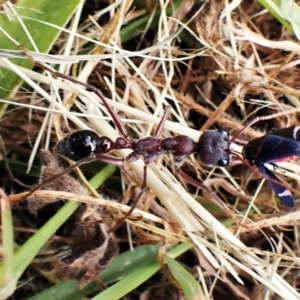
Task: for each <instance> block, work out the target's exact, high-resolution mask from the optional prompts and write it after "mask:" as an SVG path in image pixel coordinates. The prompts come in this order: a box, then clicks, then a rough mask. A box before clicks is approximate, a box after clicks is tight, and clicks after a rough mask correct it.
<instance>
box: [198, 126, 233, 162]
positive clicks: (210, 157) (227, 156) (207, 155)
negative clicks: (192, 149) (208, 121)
mask: <svg viewBox="0 0 300 300" xmlns="http://www.w3.org/2000/svg"><path fill="white" fill-rule="evenodd" d="M197 148H198V149H197V150H198V151H197V152H198V157H199V160H200V161H201V162H202V163H203V164H204V165H207V166H220V167H224V166H228V165H229V164H230V162H231V151H230V138H229V135H228V132H227V131H224V130H219V131H216V130H207V131H205V132H203V133H202V135H201V136H200V138H199V141H198V147H197Z"/></svg>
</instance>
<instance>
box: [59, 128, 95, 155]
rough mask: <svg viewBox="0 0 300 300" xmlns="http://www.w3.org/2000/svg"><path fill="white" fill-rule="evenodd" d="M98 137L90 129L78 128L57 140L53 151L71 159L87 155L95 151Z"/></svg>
mask: <svg viewBox="0 0 300 300" xmlns="http://www.w3.org/2000/svg"><path fill="white" fill-rule="evenodd" d="M99 139H100V137H99V136H98V134H97V133H95V132H94V131H91V130H78V131H74V132H72V133H70V134H68V135H66V136H65V137H64V138H63V139H61V140H60V141H58V142H57V144H56V145H55V147H54V153H56V154H57V155H58V156H62V157H65V158H68V159H70V160H73V161H78V160H81V159H83V158H85V157H89V156H90V155H91V154H93V153H94V152H96V151H97V148H98V143H99Z"/></svg>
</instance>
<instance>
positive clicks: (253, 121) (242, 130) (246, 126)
mask: <svg viewBox="0 0 300 300" xmlns="http://www.w3.org/2000/svg"><path fill="white" fill-rule="evenodd" d="M299 111H300V108H293V109H290V110H287V111H282V112H277V113H274V114H271V115H268V116H261V117H256V118H254V119H253V120H251V121H250V122H249V123H248V124H246V125H245V126H244V128H242V129H241V130H240V131H239V132H238V133H237V134H235V135H234V136H233V138H232V139H231V141H235V140H236V139H237V138H238V137H239V136H240V135H241V134H242V133H243V132H244V131H245V130H246V129H247V128H249V127H251V126H252V125H253V124H255V123H257V122H259V121H266V120H271V119H275V118H278V117H281V116H286V115H290V114H293V113H296V112H299Z"/></svg>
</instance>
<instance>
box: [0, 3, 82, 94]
mask: <svg viewBox="0 0 300 300" xmlns="http://www.w3.org/2000/svg"><path fill="white" fill-rule="evenodd" d="M79 3H80V1H79V0H60V1H59V2H55V1H49V0H38V1H36V0H18V1H16V3H15V6H14V9H15V11H16V13H17V14H18V15H19V16H20V19H21V20H22V21H23V24H24V27H25V28H26V29H27V31H28V32H29V35H30V36H31V38H32V40H33V42H34V44H35V45H36V48H37V49H38V51H40V52H48V51H49V49H50V48H51V47H52V45H53V44H54V42H55V40H56V39H57V37H58V35H59V33H60V31H59V30H58V29H56V28H53V27H51V26H50V25H46V24H42V23H41V22H39V20H40V21H43V22H48V23H51V24H54V25H56V26H60V27H62V28H63V27H64V26H65V25H66V24H67V22H68V21H69V20H70V18H71V16H72V15H73V13H74V11H75V9H76V7H77V6H78V4H79ZM61 7H63V9H61ZM12 13H13V11H12ZM10 16H11V15H10V14H8V13H7V12H5V11H2V12H0V41H1V48H2V49H10V50H16V49H18V45H16V43H17V44H21V45H23V46H25V47H26V48H27V49H29V50H34V46H33V43H32V42H31V41H30V38H29V35H27V34H26V33H25V30H24V27H22V25H21V23H20V20H19V19H18V18H17V17H15V16H14V17H13V16H11V17H12V19H11V20H10V19H9V17H10ZM8 36H9V37H11V38H9V37H8ZM11 39H13V40H15V42H16V43H15V42H13V41H12V40H11ZM11 61H12V62H13V63H15V64H18V65H20V66H23V67H27V68H31V67H32V63H31V62H30V61H28V60H24V59H12V60H11ZM0 80H1V86H0V87H1V88H0V99H5V98H9V97H12V96H13V95H14V91H16V89H17V88H18V86H19V84H20V83H21V80H20V78H19V77H18V76H17V75H16V74H14V73H13V72H10V71H7V70H5V69H1V68H0Z"/></svg>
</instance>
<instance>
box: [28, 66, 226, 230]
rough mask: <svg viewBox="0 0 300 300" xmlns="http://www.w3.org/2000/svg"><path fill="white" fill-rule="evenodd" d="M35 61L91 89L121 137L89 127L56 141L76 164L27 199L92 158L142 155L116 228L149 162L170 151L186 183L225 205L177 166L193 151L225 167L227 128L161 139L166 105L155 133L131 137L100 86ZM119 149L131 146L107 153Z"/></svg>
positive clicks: (56, 149) (128, 159)
mask: <svg viewBox="0 0 300 300" xmlns="http://www.w3.org/2000/svg"><path fill="white" fill-rule="evenodd" d="M34 63H35V65H36V66H39V67H40V68H42V69H44V70H47V71H49V72H50V73H52V74H53V75H54V76H56V77H60V78H63V79H66V80H68V81H71V82H73V83H76V84H79V85H81V86H83V87H85V88H86V89H87V90H88V91H91V92H94V93H95V94H96V95H97V96H98V97H99V99H100V100H101V102H102V103H103V105H104V106H105V107H106V109H107V111H108V113H109V115H110V116H111V118H112V120H113V122H114V124H115V126H116V127H117V129H118V130H119V132H120V134H121V137H118V138H117V139H116V140H115V141H112V140H111V139H110V138H109V137H106V136H99V135H98V134H97V133H96V132H94V131H92V130H77V131H74V132H72V133H70V134H68V135H66V136H65V137H64V138H63V139H61V140H60V141H58V142H57V144H56V145H55V146H54V150H53V152H54V153H55V154H57V155H58V156H60V157H62V158H64V159H70V160H72V161H74V162H75V164H74V165H72V166H71V167H69V168H67V169H65V170H64V171H63V172H61V173H59V174H57V175H55V176H54V177H51V178H48V179H46V180H44V181H43V182H42V183H41V184H40V185H38V186H36V187H35V188H34V189H32V190H31V191H30V192H29V193H28V194H27V195H26V196H25V197H26V198H27V197H28V196H29V195H31V194H32V193H33V192H34V191H36V190H38V189H40V188H41V187H42V186H43V185H45V184H46V183H48V182H50V181H52V180H57V179H58V178H60V177H61V176H63V175H65V174H66V173H68V172H69V171H70V170H72V169H74V168H75V167H78V166H80V165H82V164H84V163H87V162H91V161H93V160H101V161H104V162H107V163H111V164H115V165H123V164H124V163H125V162H134V161H137V160H138V159H140V158H143V160H144V168H143V175H142V184H141V191H140V193H139V195H138V196H137V197H136V199H135V200H134V202H133V203H132V205H131V208H130V210H128V211H127V212H126V214H124V215H123V216H122V217H121V218H119V219H118V223H117V225H116V227H115V228H118V227H119V225H118V224H122V222H123V221H124V220H125V219H126V218H127V217H128V216H129V215H131V213H132V212H133V210H134V208H135V207H136V205H137V203H138V202H139V200H140V198H141V197H142V195H143V193H144V192H145V190H146V183H147V168H148V165H149V164H150V163H151V162H153V161H154V160H155V159H156V158H157V157H159V156H161V155H163V154H171V155H172V156H173V157H174V166H175V170H176V172H177V173H178V174H179V175H180V176H181V177H182V178H183V179H184V180H185V181H186V182H188V183H190V184H192V185H194V186H196V187H198V188H200V189H203V190H205V191H206V192H208V193H209V194H210V195H211V196H212V197H213V198H214V200H215V202H216V203H217V204H218V205H219V206H220V207H222V208H224V206H225V207H226V205H225V204H224V203H223V202H222V200H221V199H219V197H218V196H217V195H216V194H215V193H214V192H213V191H212V189H211V188H209V187H207V186H206V185H204V184H202V183H200V182H198V181H197V180H195V179H193V178H192V177H190V176H189V175H188V174H187V173H185V172H183V171H182V170H181V168H180V167H181V165H182V162H183V160H184V159H185V158H186V157H187V156H189V155H191V154H193V153H196V154H197V155H198V158H199V160H200V161H201V163H202V164H204V165H207V166H216V165H218V166H227V165H228V164H230V162H231V149H230V146H231V143H230V136H229V135H228V132H227V131H224V130H218V131H216V130H208V131H206V132H204V133H203V134H202V135H201V136H200V138H199V140H198V142H194V141H193V140H192V139H191V138H189V137H188V136H186V135H179V136H175V137H169V138H164V139H162V138H160V135H161V132H162V129H163V127H164V124H165V122H166V120H167V118H168V116H169V114H170V112H171V106H167V108H166V109H165V111H164V114H163V116H162V118H161V120H160V122H159V124H158V126H157V129H156V131H155V134H154V136H149V137H146V138H141V139H133V138H132V137H131V136H130V135H129V133H128V131H127V129H126V128H125V126H124V125H123V123H122V121H121V119H120V117H119V116H118V115H117V114H116V112H115V111H114V110H113V109H112V108H111V106H110V105H109V103H108V102H107V100H106V99H105V97H104V96H103V94H102V92H101V91H100V90H99V89H97V88H96V87H94V86H91V85H89V84H86V83H83V82H80V81H78V80H76V79H74V78H72V77H69V76H67V75H64V74H62V73H59V72H56V71H54V70H52V69H50V68H49V67H47V66H45V65H42V64H40V63H38V62H35V61H34ZM121 149H131V150H132V152H131V153H130V154H129V155H128V156H127V157H125V158H119V157H115V156H112V155H110V154H109V153H110V152H111V151H113V150H121Z"/></svg>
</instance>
